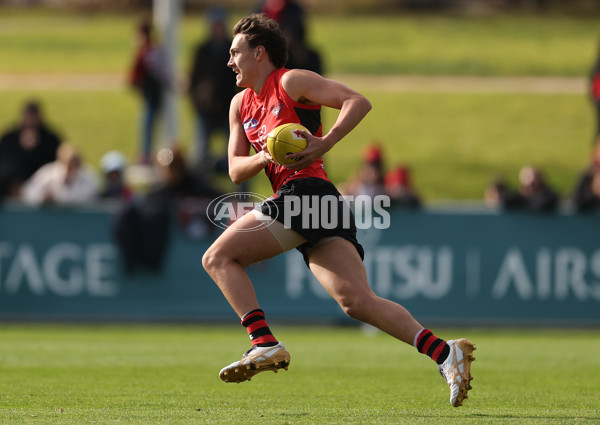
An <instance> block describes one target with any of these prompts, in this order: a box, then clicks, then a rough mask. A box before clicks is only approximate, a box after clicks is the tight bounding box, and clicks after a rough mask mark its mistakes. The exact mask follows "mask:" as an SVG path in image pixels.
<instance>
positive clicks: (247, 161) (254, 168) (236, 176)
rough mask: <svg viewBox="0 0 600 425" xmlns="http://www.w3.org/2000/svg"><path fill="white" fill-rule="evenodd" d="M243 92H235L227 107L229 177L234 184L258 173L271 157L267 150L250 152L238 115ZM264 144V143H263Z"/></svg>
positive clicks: (270, 160)
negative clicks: (256, 153)
mask: <svg viewBox="0 0 600 425" xmlns="http://www.w3.org/2000/svg"><path fill="white" fill-rule="evenodd" d="M242 96H243V92H241V93H238V94H236V95H235V96H234V97H233V99H232V100H231V106H230V108H229V146H228V148H227V154H228V157H229V177H230V178H231V180H232V181H233V182H234V183H235V184H240V183H242V182H244V181H246V180H248V179H250V178H252V177H254V176H255V175H257V174H258V173H260V172H261V171H262V170H263V169H264V168H265V166H266V165H267V163H269V162H272V161H273V159H272V158H271V156H270V155H269V153H268V151H267V152H265V151H262V152H259V154H258V155H252V156H249V154H250V145H249V144H248V139H247V138H246V133H245V132H244V127H243V124H242V120H241V116H240V106H241V104H242ZM265 146H266V145H265Z"/></svg>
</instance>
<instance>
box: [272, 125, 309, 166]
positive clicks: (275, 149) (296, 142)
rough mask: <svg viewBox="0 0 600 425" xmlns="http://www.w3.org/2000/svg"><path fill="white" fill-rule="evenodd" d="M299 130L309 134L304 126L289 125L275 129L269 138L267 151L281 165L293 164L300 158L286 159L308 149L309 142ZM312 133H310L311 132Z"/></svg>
mask: <svg viewBox="0 0 600 425" xmlns="http://www.w3.org/2000/svg"><path fill="white" fill-rule="evenodd" d="M298 130H304V131H306V132H308V130H307V129H306V127H304V126H303V125H302V124H296V123H288V124H282V125H280V126H279V127H276V128H274V129H273V130H272V131H271V132H270V133H269V135H268V136H267V149H269V153H270V154H271V156H272V157H273V159H274V160H275V162H277V163H278V164H280V165H286V164H292V163H294V162H296V161H298V160H299V159H300V158H286V157H285V156H286V155H287V154H290V153H296V152H300V151H303V150H304V149H306V145H307V143H308V142H307V141H306V139H305V138H304V136H302V135H301V134H299V133H298ZM309 133H310V132H309Z"/></svg>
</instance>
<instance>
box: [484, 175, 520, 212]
mask: <svg viewBox="0 0 600 425" xmlns="http://www.w3.org/2000/svg"><path fill="white" fill-rule="evenodd" d="M485 203H486V205H488V206H489V207H491V208H504V209H512V208H519V207H522V206H523V199H522V198H521V196H520V195H519V193H518V192H517V191H514V190H512V189H511V188H510V187H509V186H508V184H507V183H506V182H505V181H504V179H503V178H502V177H496V178H495V179H494V180H493V181H492V182H491V183H490V184H489V185H488V187H486V189H485Z"/></svg>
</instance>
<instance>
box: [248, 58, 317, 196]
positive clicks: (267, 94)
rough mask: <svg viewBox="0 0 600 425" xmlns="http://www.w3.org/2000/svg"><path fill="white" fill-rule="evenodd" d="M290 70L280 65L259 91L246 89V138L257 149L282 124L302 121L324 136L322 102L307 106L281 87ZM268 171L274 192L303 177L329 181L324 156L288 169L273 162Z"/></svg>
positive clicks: (266, 171)
mask: <svg viewBox="0 0 600 425" xmlns="http://www.w3.org/2000/svg"><path fill="white" fill-rule="evenodd" d="M287 71H289V70H288V69H285V68H278V69H276V70H275V71H273V72H272V73H271V74H269V76H268V77H267V79H266V81H265V84H264V85H263V87H262V89H261V91H260V93H259V94H256V93H255V92H254V90H252V89H246V90H245V91H244V94H243V98H242V105H241V107H240V116H241V120H242V125H243V127H244V131H245V133H246V137H247V138H248V141H249V143H250V144H251V145H252V147H253V148H254V150H255V151H256V152H260V151H261V150H262V148H263V145H264V144H265V143H266V141H267V136H268V135H269V133H270V132H271V130H273V129H274V128H275V127H277V126H280V125H281V124H287V123H298V124H302V125H303V126H304V127H306V128H307V129H308V131H310V132H311V134H313V135H315V136H319V137H320V136H321V135H322V126H321V105H305V104H302V103H298V102H296V101H294V100H293V99H292V98H291V97H290V96H289V95H288V94H287V93H286V92H285V90H284V89H283V87H282V86H281V77H282V76H283V74H285V73H286V72H287ZM265 173H266V174H267V177H269V180H270V181H271V186H272V188H273V192H276V191H277V189H279V187H280V186H281V185H282V184H283V183H284V182H288V181H290V180H292V179H296V178H300V177H317V178H321V179H325V180H328V178H327V173H326V172H325V168H324V167H323V160H322V159H321V158H319V159H318V160H316V161H315V162H313V163H312V164H311V165H309V166H308V167H306V168H303V169H301V170H289V169H287V168H285V167H284V166H282V165H277V164H273V163H271V164H269V165H267V167H266V168H265Z"/></svg>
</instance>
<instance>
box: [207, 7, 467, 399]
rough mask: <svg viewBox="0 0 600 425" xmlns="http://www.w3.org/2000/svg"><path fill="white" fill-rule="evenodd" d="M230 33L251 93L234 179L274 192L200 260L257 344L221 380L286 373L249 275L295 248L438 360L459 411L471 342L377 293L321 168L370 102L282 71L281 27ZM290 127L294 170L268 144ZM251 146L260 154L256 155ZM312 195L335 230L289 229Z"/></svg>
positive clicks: (257, 21) (345, 296) (351, 304)
mask: <svg viewBox="0 0 600 425" xmlns="http://www.w3.org/2000/svg"><path fill="white" fill-rule="evenodd" d="M233 34H234V38H233V42H232V44H231V49H230V59H229V62H228V66H229V67H230V68H231V69H232V70H233V71H234V72H235V73H236V82H237V85H238V86H239V87H244V88H246V90H244V91H242V92H240V93H238V94H237V95H236V96H235V97H234V98H233V99H232V102H231V108H230V113H229V117H230V130H231V135H230V138H229V147H228V155H229V174H230V176H231V179H232V180H233V182H234V183H236V184H239V183H241V182H243V181H246V180H248V179H250V178H251V177H253V176H255V175H257V174H258V173H260V172H261V171H263V170H264V171H265V173H266V174H267V176H268V177H269V180H270V181H271V185H272V187H273V191H274V192H275V194H274V195H273V196H272V197H271V198H269V199H268V200H267V201H265V202H263V203H262V204H261V205H260V206H259V207H258V208H257V209H255V210H253V211H252V212H251V213H249V214H246V215H245V216H243V217H242V218H240V219H239V220H237V221H236V222H235V223H234V224H233V225H231V226H230V227H229V228H227V230H225V231H224V232H223V233H222V234H221V236H219V238H218V239H217V240H216V241H215V242H214V243H213V244H212V246H210V247H209V248H208V250H207V251H206V253H205V254H204V256H203V258H202V264H203V266H204V268H205V269H206V271H207V272H208V273H209V274H210V276H211V277H212V278H213V280H214V281H215V282H216V283H217V285H218V286H219V288H220V289H221V291H222V292H223V295H224V296H225V298H226V299H227V301H228V302H229V304H230V305H231V307H232V308H233V309H234V310H235V312H236V313H237V314H238V315H239V317H240V318H241V322H242V325H243V326H245V327H246V329H247V331H248V334H249V336H250V340H251V341H252V347H251V348H250V349H249V350H248V351H247V352H246V353H245V354H244V355H243V357H242V359H241V360H239V361H236V362H234V363H232V364H230V365H229V366H226V367H225V368H223V369H222V370H221V372H220V374H219V376H220V377H221V379H222V380H224V381H225V382H241V381H246V380H250V379H251V378H252V377H253V376H254V375H255V374H257V373H259V372H263V371H266V370H273V371H275V372H276V371H277V370H278V369H281V368H283V369H287V368H288V365H289V363H290V355H289V353H288V352H287V351H286V350H285V348H284V346H283V344H282V343H281V342H279V341H278V340H277V339H276V338H275V336H274V335H273V333H272V332H271V330H270V328H269V326H268V324H267V322H266V320H265V314H264V312H263V311H262V310H261V309H260V307H259V304H258V301H257V297H256V293H255V291H254V287H253V285H252V282H251V281H250V279H249V277H248V275H247V273H246V271H245V268H246V267H247V266H249V265H251V264H254V263H256V262H259V261H262V260H266V259H268V258H271V257H274V256H276V255H278V254H281V253H282V252H285V251H288V250H290V249H292V248H297V249H298V250H299V251H300V252H301V253H302V254H303V256H304V260H305V262H306V264H307V266H308V267H309V268H310V270H311V271H312V273H313V274H314V275H315V277H316V278H317V279H318V281H319V282H320V283H321V285H323V287H324V288H325V289H326V290H327V292H328V293H329V294H330V295H331V296H332V297H333V298H334V299H335V300H336V301H337V302H338V304H339V305H340V307H341V308H342V310H343V311H344V313H346V314H347V315H348V316H349V317H352V318H354V319H356V320H360V321H362V322H365V323H368V324H370V325H373V326H375V327H377V328H379V329H381V330H382V331H384V332H386V333H388V334H390V335H391V336H393V337H395V338H397V339H399V340H401V341H404V342H406V343H408V344H412V345H414V346H415V347H416V348H417V350H418V351H419V352H421V353H423V354H427V355H428V356H429V357H431V358H432V359H433V360H434V361H435V362H436V363H437V364H438V369H439V371H440V373H441V374H442V376H443V377H444V379H445V380H446V382H447V384H448V386H449V387H450V403H451V404H452V406H455V407H457V406H460V405H462V403H463V400H464V399H465V398H467V392H468V390H469V389H471V386H470V381H471V379H472V378H471V373H470V372H471V362H472V361H473V360H475V359H474V357H473V356H472V353H473V350H475V347H474V345H473V344H472V343H471V342H469V341H468V340H466V339H459V340H451V341H444V340H442V339H441V338H438V337H436V336H435V335H434V334H433V333H432V332H431V331H430V330H428V329H425V328H424V327H423V326H422V325H421V324H419V323H418V322H417V321H416V320H415V319H414V318H413V317H412V316H411V314H410V313H409V312H408V311H407V310H406V309H405V308H404V307H402V306H401V305H399V304H397V303H395V302H392V301H390V300H387V299H384V298H381V297H379V296H377V295H376V294H375V293H374V292H373V291H372V290H371V288H370V286H369V284H368V282H367V275H366V271H365V267H364V265H363V262H362V260H363V258H364V251H363V248H362V246H361V245H360V244H359V243H358V241H357V239H356V227H355V225H354V218H353V217H352V219H351V220H349V221H348V220H344V219H343V217H342V215H343V214H347V213H348V211H347V208H348V207H347V206H346V205H345V204H344V202H343V198H341V197H340V194H339V192H338V191H337V189H336V188H335V186H334V185H333V184H332V183H331V182H330V181H329V180H328V178H327V174H326V172H325V169H324V168H323V163H322V160H321V156H322V155H323V154H325V153H326V152H327V151H329V150H330V149H331V148H332V147H333V146H334V145H335V144H336V143H337V142H339V141H340V140H342V138H343V137H344V136H346V135H347V134H348V133H349V132H350V131H351V130H352V129H353V128H354V127H356V126H357V125H358V123H359V122H360V121H361V120H362V119H363V118H364V117H365V115H366V114H367V113H368V112H369V111H370V109H371V104H370V103H369V101H368V100H367V99H366V98H365V97H364V96H362V95H360V94H359V93H357V92H355V91H354V90H352V89H350V88H349V87H347V86H346V85H344V84H342V83H340V82H337V81H333V80H329V79H325V78H323V77H321V76H320V75H318V74H316V73H313V72H310V71H306V70H288V69H285V68H284V66H285V63H286V60H287V46H286V41H285V39H284V37H283V35H282V33H281V31H280V29H279V27H278V25H277V23H276V22H275V21H274V20H271V19H269V18H267V17H265V16H264V15H259V14H254V15H250V16H247V17H245V18H242V19H241V20H240V21H239V22H238V23H237V24H236V25H235V26H234V28H233ZM322 105H324V106H327V107H330V108H335V109H338V110H339V111H340V112H339V115H338V117H337V120H336V121H335V123H334V125H333V126H332V128H331V129H330V130H329V132H328V133H327V134H326V135H323V134H322V127H321V116H320V111H321V106H322ZM290 122H294V123H300V124H302V125H304V126H305V127H306V128H307V129H308V130H309V131H310V133H306V132H304V136H305V137H306V139H307V141H308V146H307V147H306V149H305V150H304V151H302V152H298V153H297V154H292V155H289V156H291V157H298V158H300V159H299V160H298V161H297V162H295V163H294V164H293V165H287V166H281V165H278V164H276V163H275V162H274V161H273V158H272V157H271V155H269V152H268V151H267V149H266V138H267V135H268V134H269V132H270V131H271V130H272V129H274V128H275V127H277V126H279V125H281V124H285V123H290ZM311 133H312V134H311ZM251 146H252V148H253V149H254V150H255V151H256V153H257V154H256V155H250V147H251ZM315 195H316V196H318V197H322V196H326V195H330V196H334V197H335V198H336V199H339V200H340V201H339V204H338V205H335V204H334V205H333V208H332V210H331V211H332V214H334V217H335V215H336V214H337V218H338V220H337V226H336V227H335V228H333V229H330V228H324V227H323V226H320V225H318V226H314V225H312V224H311V225H307V223H305V222H303V221H302V219H301V218H302V217H301V216H294V217H288V221H287V223H290V222H291V226H290V227H291V228H289V227H284V225H283V223H284V222H285V217H284V215H285V211H286V208H285V205H286V204H285V203H286V199H288V200H289V199H290V197H302V196H305V197H306V196H311V197H312V196H315ZM310 199H314V198H310ZM326 227H330V226H326ZM250 229H254V230H252V231H250Z"/></svg>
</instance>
